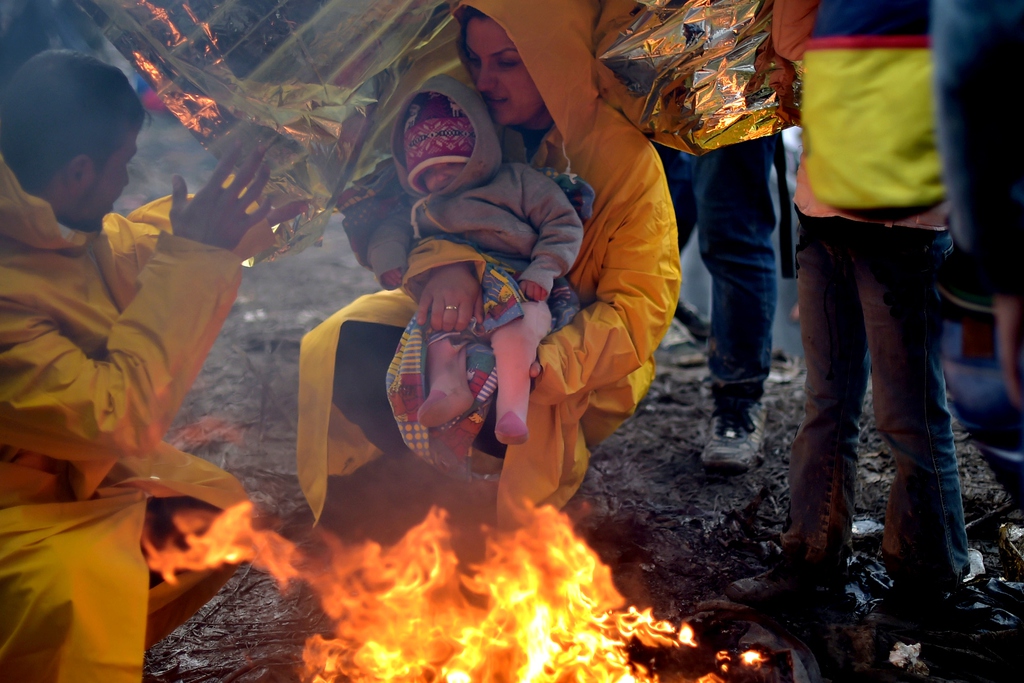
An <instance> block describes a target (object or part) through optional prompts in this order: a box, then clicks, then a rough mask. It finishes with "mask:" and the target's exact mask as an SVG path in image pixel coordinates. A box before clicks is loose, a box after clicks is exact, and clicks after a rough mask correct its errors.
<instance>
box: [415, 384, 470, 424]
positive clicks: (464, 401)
mask: <svg viewBox="0 0 1024 683" xmlns="http://www.w3.org/2000/svg"><path fill="white" fill-rule="evenodd" d="M472 405H473V394H472V393H471V392H470V391H469V387H468V386H467V387H465V391H458V390H456V391H452V392H451V393H447V392H444V391H441V390H440V389H431V390H430V395H429V396H427V398H426V399H425V400H424V401H423V404H422V405H421V406H420V410H419V413H418V414H417V416H416V419H417V420H418V421H419V423H420V424H421V425H423V426H424V427H439V426H441V425H443V424H445V423H446V422H450V421H451V420H454V419H455V418H457V417H458V416H459V415H462V414H463V413H464V412H466V411H467V410H469V409H470V407H471V406H472Z"/></svg>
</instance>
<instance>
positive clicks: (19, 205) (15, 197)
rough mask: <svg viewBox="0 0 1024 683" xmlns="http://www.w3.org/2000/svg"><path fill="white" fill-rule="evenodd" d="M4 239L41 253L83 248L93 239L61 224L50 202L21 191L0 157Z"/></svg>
mask: <svg viewBox="0 0 1024 683" xmlns="http://www.w3.org/2000/svg"><path fill="white" fill-rule="evenodd" d="M0 235H2V236H4V237H8V238H10V239H12V240H16V241H18V242H22V243H23V244H26V245H27V246H30V247H36V248H37V249H67V248H68V247H76V246H82V245H84V244H85V243H86V241H87V240H88V238H89V235H88V234H87V233H84V232H78V231H75V230H69V229H68V228H65V227H63V226H62V225H60V224H59V223H57V217H56V216H54V215H53V209H52V208H51V207H50V204H49V202H47V201H46V200H43V199H40V198H39V197H34V196H32V195H30V194H28V193H26V192H25V191H24V190H22V189H21V184H20V183H18V179H17V178H15V177H14V174H13V173H12V172H11V169H9V168H8V167H7V164H5V163H3V157H0Z"/></svg>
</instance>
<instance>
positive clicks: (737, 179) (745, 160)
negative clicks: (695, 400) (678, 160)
mask: <svg viewBox="0 0 1024 683" xmlns="http://www.w3.org/2000/svg"><path fill="white" fill-rule="evenodd" d="M778 138H779V136H777V135H774V136H771V137H766V138H759V139H757V140H750V141H747V142H741V143H738V144H735V145H729V146H727V147H723V148H721V149H716V150H713V151H711V152H708V153H707V154H704V155H703V156H699V157H697V158H696V159H694V162H693V176H694V193H695V195H696V203H697V231H698V232H697V236H698V238H699V241H700V255H701V258H702V259H703V261H704V265H705V266H707V269H708V271H709V272H710V273H711V337H710V338H709V339H708V369H709V370H710V373H711V380H712V391H713V392H714V395H715V398H716V399H721V398H723V397H728V398H733V399H739V400H751V401H755V400H757V399H759V398H761V394H762V392H763V390H764V381H765V379H767V378H768V371H769V370H770V369H771V352H772V322H773V321H774V319H775V297H776V280H775V249H774V247H773V246H772V232H774V230H775V209H774V207H773V206H772V197H771V192H770V190H769V177H770V173H771V167H772V157H773V155H774V153H775V145H776V144H782V143H781V142H780V141H779V140H778Z"/></svg>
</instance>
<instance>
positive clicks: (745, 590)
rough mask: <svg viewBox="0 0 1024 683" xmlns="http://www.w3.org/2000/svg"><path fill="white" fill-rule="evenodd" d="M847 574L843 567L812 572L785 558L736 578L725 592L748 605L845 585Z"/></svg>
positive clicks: (729, 596)
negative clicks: (844, 575)
mask: <svg viewBox="0 0 1024 683" xmlns="http://www.w3.org/2000/svg"><path fill="white" fill-rule="evenodd" d="M843 578H844V577H843V575H842V574H841V573H840V572H839V571H835V572H833V573H831V574H823V573H820V572H818V573H810V572H808V571H807V570H803V571H801V570H798V569H796V568H795V567H793V565H792V564H789V563H787V562H783V563H782V564H780V565H778V566H776V567H775V568H774V569H771V570H769V571H767V572H765V573H764V574H759V575H757V576H752V577H750V578H748V579H740V580H739V581H733V582H732V583H730V584H729V585H728V586H726V587H725V595H726V597H727V598H729V599H730V600H732V601H733V602H739V603H742V604H744V605H760V604H763V603H768V602H774V601H776V600H782V599H786V598H793V597H797V596H807V595H810V594H814V593H819V592H826V591H833V590H837V589H841V588H842V586H843V583H844V581H843Z"/></svg>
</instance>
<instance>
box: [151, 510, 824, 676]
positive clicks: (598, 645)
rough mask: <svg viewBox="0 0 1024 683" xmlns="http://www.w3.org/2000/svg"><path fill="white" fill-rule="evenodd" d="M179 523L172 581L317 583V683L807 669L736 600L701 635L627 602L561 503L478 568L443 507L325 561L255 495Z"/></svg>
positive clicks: (704, 620)
mask: <svg viewBox="0 0 1024 683" xmlns="http://www.w3.org/2000/svg"><path fill="white" fill-rule="evenodd" d="M176 523H177V524H178V526H179V528H181V530H182V531H183V532H184V533H185V536H186V538H187V546H188V547H187V548H186V549H181V548H170V549H161V550H160V551H155V550H151V552H150V553H149V562H150V566H151V568H152V569H153V571H155V572H158V573H160V574H161V575H162V576H163V578H164V579H165V580H166V581H169V582H174V581H175V580H176V575H177V574H178V573H180V572H182V571H185V570H199V569H204V568H211V567H217V566H220V565H223V564H234V563H239V562H252V563H253V564H254V565H256V566H258V567H260V568H262V569H264V570H266V571H267V572H269V573H270V574H271V575H273V576H274V577H275V579H276V580H277V582H278V584H279V585H280V587H281V588H282V589H286V588H287V587H288V585H289V584H291V583H292V582H294V581H303V582H306V583H307V584H309V585H310V586H311V587H312V588H313V590H314V591H315V592H316V594H317V595H318V597H319V599H320V602H321V606H322V608H323V610H324V612H325V613H326V614H327V615H328V616H329V617H330V619H331V621H332V623H333V625H334V631H333V633H330V634H328V635H316V636H313V637H312V638H310V639H309V640H308V641H307V642H306V646H305V652H304V655H303V660H304V667H303V669H304V670H303V672H302V680H303V681H307V682H310V683H335V682H337V683H342V682H346V681H353V682H360V683H362V682H367V683H368V682H371V681H396V682H402V683H406V682H408V683H420V682H422V683H527V682H529V683H569V682H571V681H587V682H590V681H594V682H598V683H602V682H607V683H634V682H635V683H644V682H652V683H653V682H655V681H666V682H667V681H678V682H680V683H682V682H683V681H686V682H687V683H690V682H694V683H713V682H725V681H761V680H764V681H769V680H771V681H774V680H780V681H781V680H801V681H802V680H809V679H808V678H807V677H806V676H803V677H801V676H800V675H799V673H800V671H802V670H803V669H802V667H801V666H800V665H799V662H796V663H795V664H794V661H793V658H792V657H791V656H789V655H788V654H787V655H786V656H787V657H788V659H787V660H786V661H782V659H780V654H779V651H777V650H779V648H778V647H775V649H773V647H771V646H763V645H758V644H757V643H756V642H753V641H750V639H749V638H747V640H748V641H750V642H748V643H747V644H746V645H744V646H742V647H739V646H738V645H742V644H743V642H744V640H743V637H742V636H743V635H744V633H746V632H747V631H749V630H750V629H749V624H748V626H747V628H742V629H739V630H737V628H736V627H735V623H736V622H737V620H736V619H735V618H733V619H731V621H730V620H729V619H727V620H726V621H727V622H729V623H728V624H726V625H725V626H723V621H722V619H720V618H712V617H710V616H709V615H710V614H717V615H719V616H721V615H722V614H724V613H727V612H729V610H730V608H729V607H725V608H723V610H717V611H715V612H712V613H708V614H705V615H703V616H699V617H698V620H697V625H698V627H699V628H700V629H702V630H704V631H707V633H708V638H709V642H708V646H702V645H701V643H700V642H699V640H700V638H698V636H697V634H696V633H695V630H694V628H693V627H692V626H691V625H690V624H687V623H683V624H682V625H681V626H676V625H675V624H673V623H670V622H668V621H664V620H659V619H656V618H655V617H654V616H653V615H652V614H651V610H649V609H647V610H638V609H637V608H635V607H632V606H626V605H625V602H626V601H625V600H624V598H623V597H622V596H621V595H620V594H619V592H618V591H617V590H616V588H615V586H614V584H613V582H612V575H611V571H610V569H609V568H608V567H607V566H606V565H604V564H603V563H602V562H601V561H600V559H599V558H598V557H597V555H596V554H595V553H594V551H593V550H592V549H591V548H590V547H589V546H587V544H586V543H585V542H583V541H582V540H581V539H580V538H578V537H577V536H576V534H575V533H574V531H573V529H572V525H571V523H570V522H569V520H568V519H567V518H566V517H565V516H564V515H562V514H561V513H559V512H557V511H556V510H554V509H552V508H549V507H545V508H539V509H536V510H533V511H531V512H530V515H529V522H528V523H527V524H526V525H525V526H523V527H522V528H520V529H518V530H517V531H515V532H510V533H492V534H491V535H490V536H489V538H488V541H487V550H486V555H485V559H484V560H483V561H482V562H480V563H479V564H477V565H475V566H472V567H470V568H469V570H468V571H467V570H466V569H465V568H460V567H459V563H458V560H457V558H456V555H455V553H454V552H453V550H452V548H451V543H450V539H451V534H450V530H449V528H448V524H447V518H446V514H445V512H444V511H442V510H438V509H436V508H435V509H434V510H432V511H431V512H430V513H429V514H428V516H427V518H426V519H425V520H424V521H423V522H422V523H420V524H419V525H417V526H415V527H414V528H412V529H411V530H409V532H408V533H407V534H406V535H405V537H404V538H403V539H402V540H401V541H399V542H398V543H397V544H396V545H394V546H392V547H389V548H383V547H381V546H380V545H379V544H376V543H365V544H363V545H359V546H354V547H349V546H343V545H341V544H340V543H337V542H334V543H329V548H328V550H329V552H328V553H327V554H326V559H324V558H310V557H306V556H304V555H303V553H301V552H300V551H299V550H298V549H297V548H296V546H295V545H294V544H292V543H291V542H290V541H288V540H287V539H285V538H283V537H282V536H280V535H279V534H277V533H275V532H273V531H268V530H260V529H257V528H255V527H254V525H253V509H252V506H251V505H250V504H248V503H245V504H241V505H238V506H236V507H234V508H231V509H229V510H227V511H225V512H224V513H223V514H221V515H220V516H219V517H218V518H217V519H215V520H214V522H213V523H212V525H206V524H201V523H200V522H199V521H198V520H192V519H190V518H188V517H187V516H186V517H183V518H181V519H178V520H176ZM204 526H208V528H202V527H204ZM732 608H735V609H737V610H742V609H744V608H741V607H739V606H735V605H733V606H732ZM755 640H756V639H755ZM762 640H764V639H762ZM768 640H769V641H770V640H771V639H768ZM751 642H753V644H751ZM765 642H767V641H765ZM769 645H772V643H769ZM777 645H778V639H775V641H774V646H777ZM781 651H782V652H783V654H786V653H788V650H786V648H785V647H782V648H781ZM695 670H696V672H697V673H694V672H695Z"/></svg>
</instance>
